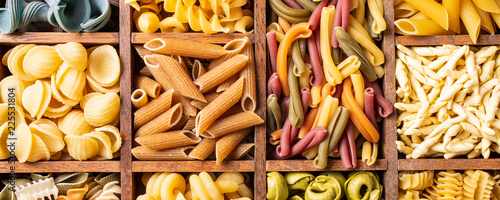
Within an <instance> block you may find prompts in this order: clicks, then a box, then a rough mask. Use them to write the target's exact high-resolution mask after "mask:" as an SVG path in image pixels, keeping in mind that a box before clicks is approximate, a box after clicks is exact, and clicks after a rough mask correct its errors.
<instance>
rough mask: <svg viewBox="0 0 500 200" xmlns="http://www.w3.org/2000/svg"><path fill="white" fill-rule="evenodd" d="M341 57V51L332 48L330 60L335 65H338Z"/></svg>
mask: <svg viewBox="0 0 500 200" xmlns="http://www.w3.org/2000/svg"><path fill="white" fill-rule="evenodd" d="M341 57H342V51H341V49H340V48H333V49H332V58H333V63H335V65H338V64H340V59H341Z"/></svg>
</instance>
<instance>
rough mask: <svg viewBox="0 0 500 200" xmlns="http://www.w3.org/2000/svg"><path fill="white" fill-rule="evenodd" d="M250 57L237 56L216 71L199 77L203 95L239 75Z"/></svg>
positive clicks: (198, 83)
mask: <svg viewBox="0 0 500 200" xmlns="http://www.w3.org/2000/svg"><path fill="white" fill-rule="evenodd" d="M248 59H249V58H248V56H245V55H240V54H239V55H236V56H233V57H231V58H230V59H228V60H226V61H224V62H223V63H221V64H219V65H218V66H217V67H215V68H214V69H212V70H210V71H208V72H207V73H205V74H203V75H202V76H200V77H198V78H197V79H196V80H195V81H194V84H196V85H197V86H198V87H199V88H200V91H201V92H202V93H205V92H207V91H209V90H210V89H212V88H214V87H215V86H217V85H219V84H220V83H222V82H223V81H225V80H227V79H228V78H230V77H232V76H233V75H235V74H236V73H238V72H239V71H240V70H241V69H243V67H245V65H246V64H247V62H248Z"/></svg>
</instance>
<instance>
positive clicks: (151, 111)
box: [134, 89, 174, 129]
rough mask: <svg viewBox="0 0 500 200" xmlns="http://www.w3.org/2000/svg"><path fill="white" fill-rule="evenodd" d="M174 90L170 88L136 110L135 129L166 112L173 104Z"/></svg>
mask: <svg viewBox="0 0 500 200" xmlns="http://www.w3.org/2000/svg"><path fill="white" fill-rule="evenodd" d="M173 92H174V90H173V89H170V90H167V91H166V92H164V93H163V94H161V95H160V96H159V97H158V98H156V99H154V100H153V101H151V102H149V103H148V104H146V105H145V106H143V107H141V108H139V109H138V110H137V111H135V112H134V129H138V128H140V127H141V126H142V125H144V124H146V123H147V122H148V121H151V120H152V119H154V118H155V117H157V116H158V115H160V114H162V113H164V112H166V111H167V110H168V109H169V108H170V106H171V104H172V95H173Z"/></svg>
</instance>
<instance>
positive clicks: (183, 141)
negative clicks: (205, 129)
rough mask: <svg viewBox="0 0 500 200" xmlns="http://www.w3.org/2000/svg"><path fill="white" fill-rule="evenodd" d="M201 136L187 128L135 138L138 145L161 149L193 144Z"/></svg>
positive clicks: (199, 140)
mask: <svg viewBox="0 0 500 200" xmlns="http://www.w3.org/2000/svg"><path fill="white" fill-rule="evenodd" d="M201 140H202V139H201V138H199V137H196V135H195V134H194V133H193V132H191V131H187V130H180V131H171V132H166V133H158V134H153V135H146V136H141V137H137V138H135V141H137V143H139V144H140V145H142V146H144V147H146V148H148V149H152V150H162V149H170V148H175V147H181V146H188V145H195V144H198V143H200V142H201Z"/></svg>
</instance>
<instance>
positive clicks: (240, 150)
mask: <svg viewBox="0 0 500 200" xmlns="http://www.w3.org/2000/svg"><path fill="white" fill-rule="evenodd" d="M254 146H255V144H254V143H243V144H239V145H238V146H236V148H234V149H233V150H232V151H231V152H230V153H229V155H227V157H226V160H239V159H242V158H243V157H245V156H247V155H248V152H249V151H250V150H251V149H252V148H253V147H254ZM216 148H217V147H216Z"/></svg>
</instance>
